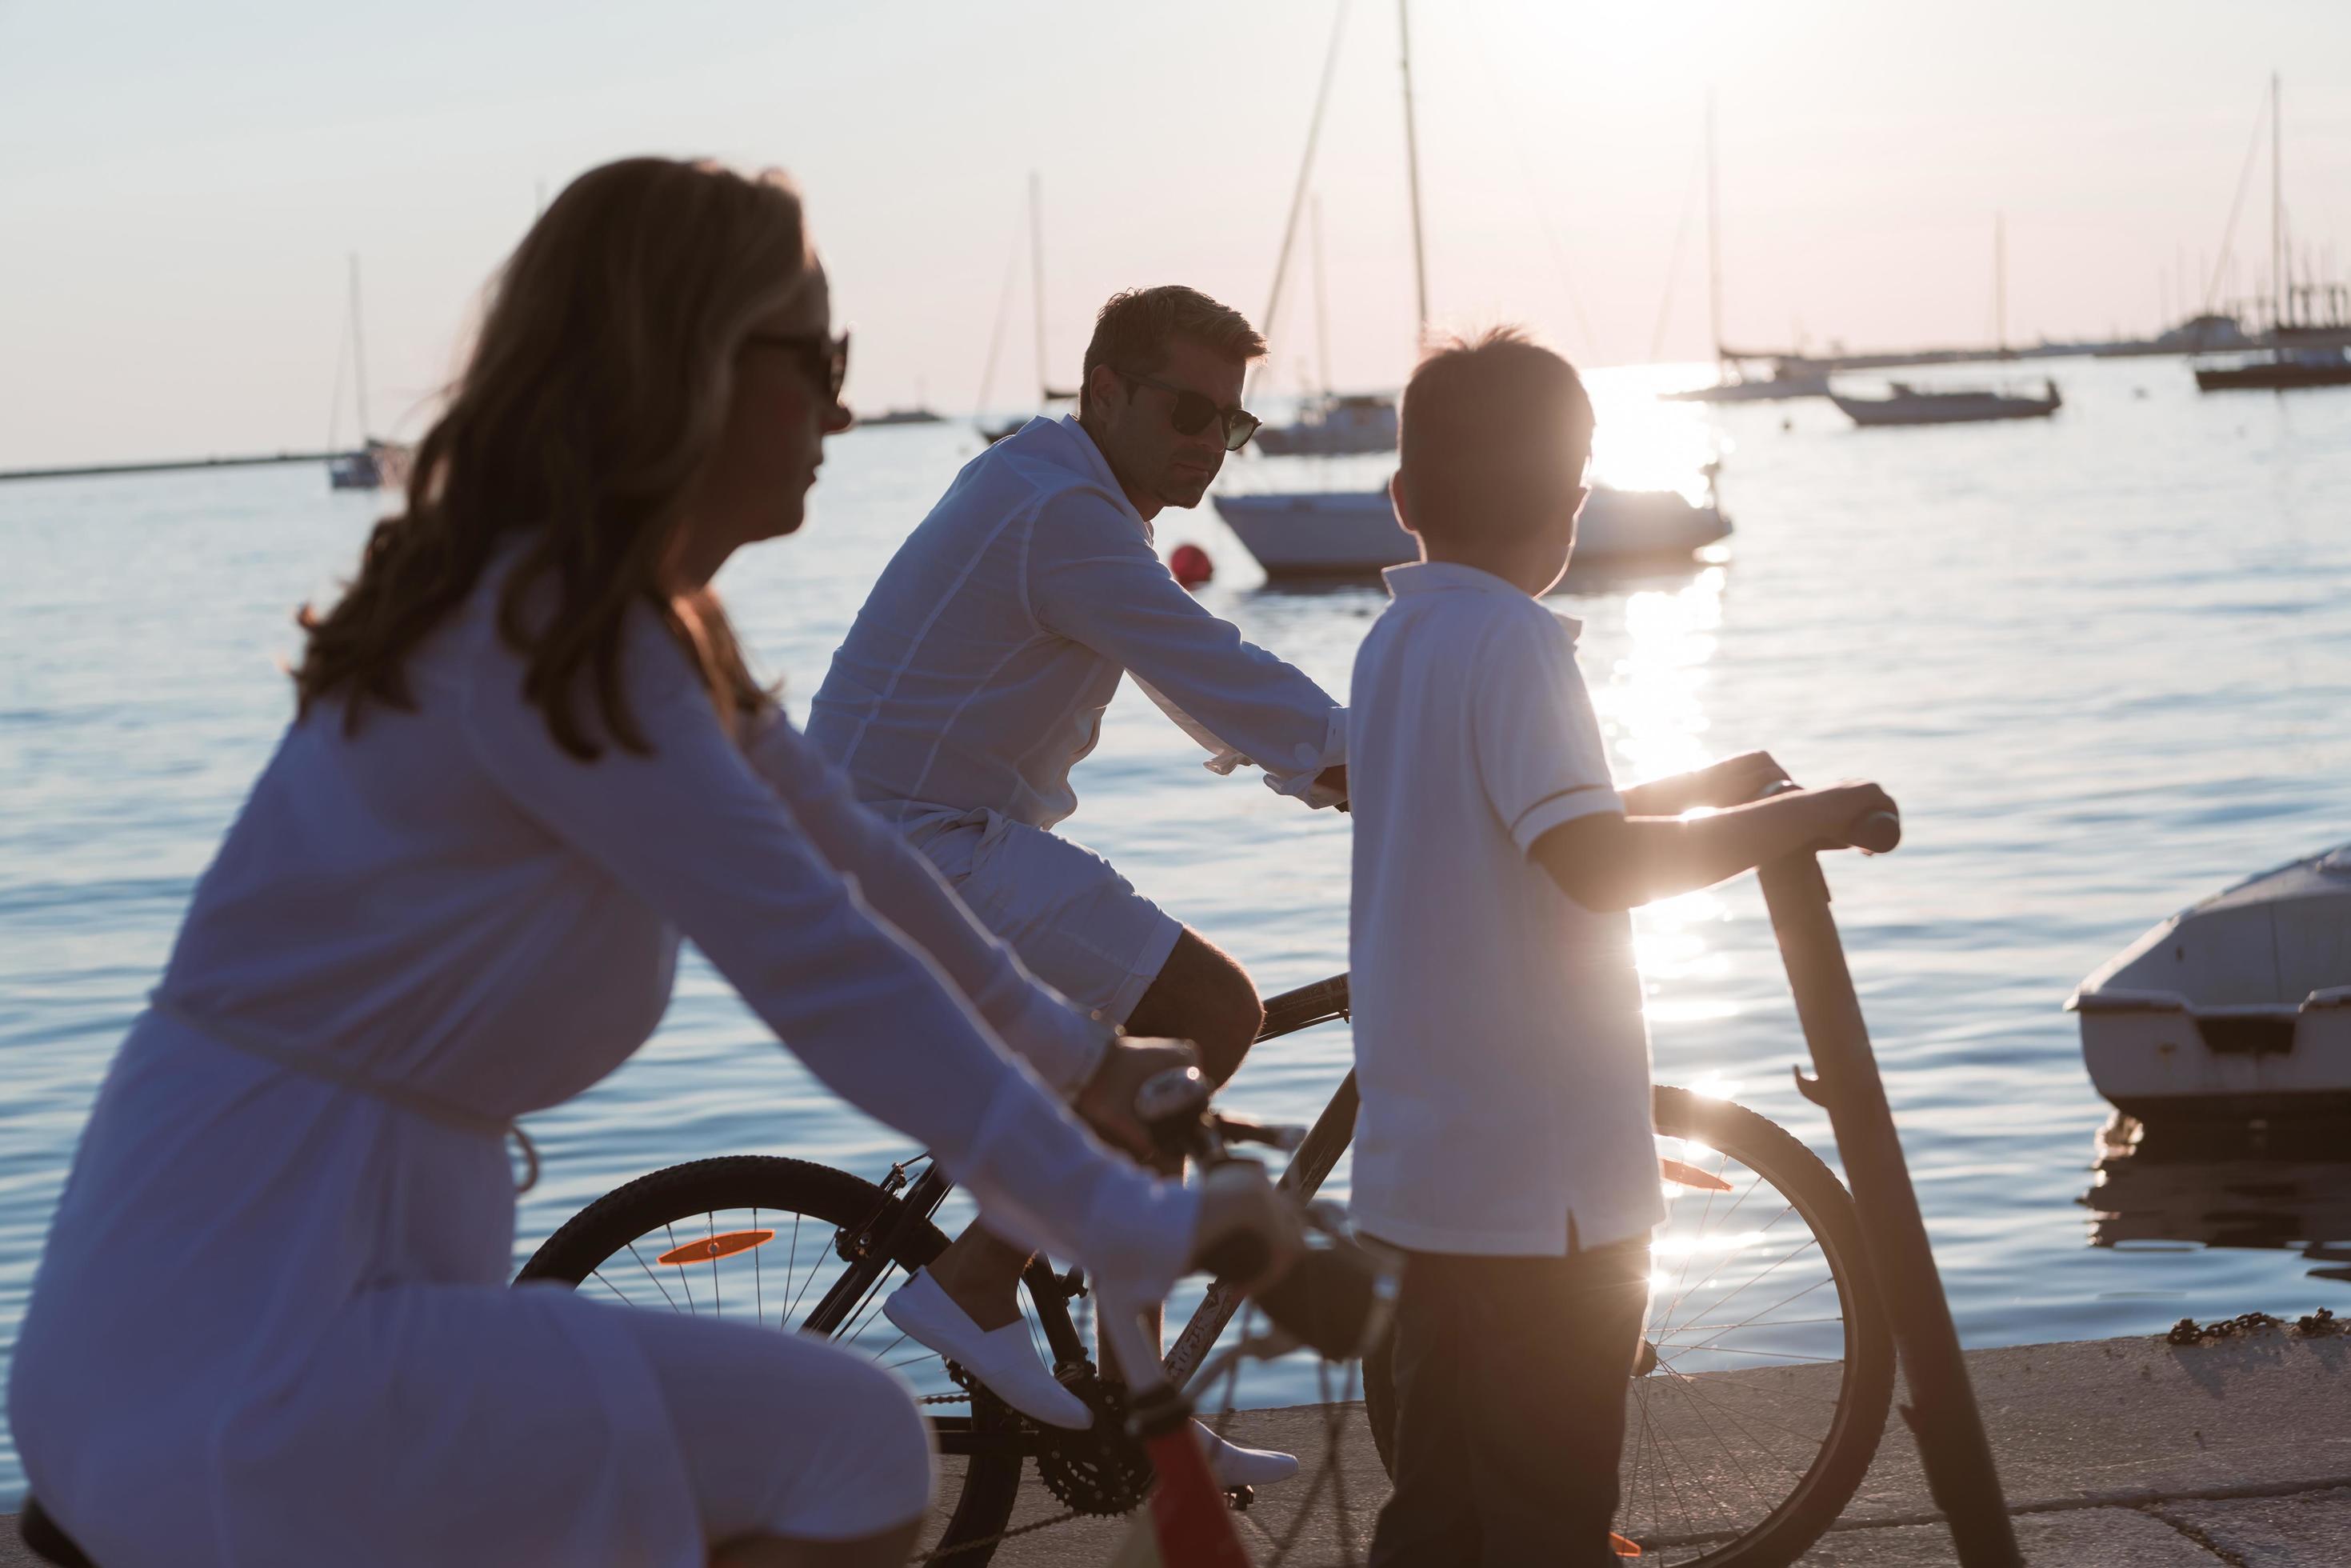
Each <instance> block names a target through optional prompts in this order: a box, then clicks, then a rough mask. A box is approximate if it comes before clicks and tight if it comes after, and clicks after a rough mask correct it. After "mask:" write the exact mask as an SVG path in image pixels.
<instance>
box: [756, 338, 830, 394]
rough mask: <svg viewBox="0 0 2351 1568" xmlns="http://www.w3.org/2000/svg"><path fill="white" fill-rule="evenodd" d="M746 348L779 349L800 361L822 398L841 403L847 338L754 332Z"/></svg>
mask: <svg viewBox="0 0 2351 1568" xmlns="http://www.w3.org/2000/svg"><path fill="white" fill-rule="evenodd" d="M743 343H744V346H745V347H746V348H755V347H756V348H761V349H781V350H784V351H785V352H786V353H788V354H790V355H791V356H792V357H793V358H795V359H797V360H799V362H800V365H801V367H802V368H803V369H805V370H806V371H808V373H809V379H810V381H812V382H816V384H817V385H819V386H820V387H822V388H823V389H824V395H825V396H826V397H827V398H829V399H831V401H832V402H840V401H841V388H842V387H844V386H846V385H847V384H848V383H849V334H848V332H847V331H843V332H842V333H841V336H840V337H838V338H832V337H827V336H826V335H825V334H824V333H822V332H753V333H751V334H749V335H748V336H747V337H746V338H745V339H744V340H743Z"/></svg>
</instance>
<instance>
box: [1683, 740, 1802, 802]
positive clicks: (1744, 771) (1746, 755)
mask: <svg viewBox="0 0 2351 1568" xmlns="http://www.w3.org/2000/svg"><path fill="white" fill-rule="evenodd" d="M1787 781H1788V770H1787V769H1786V768H1782V767H1781V766H1780V765H1779V764H1778V763H1777V762H1774V761H1772V760H1771V753H1770V752H1768V751H1746V752H1741V753H1740V755H1738V756H1737V757H1726V758H1723V759H1722V760H1721V761H1720V762H1717V763H1714V764H1712V765H1710V766H1708V767H1706V768H1699V769H1698V789H1697V790H1696V791H1695V794H1696V795H1697V797H1698V798H1697V799H1696V800H1692V801H1691V802H1690V803H1691V804H1692V805H1695V806H1713V807H1715V808H1717V809H1720V808H1722V807H1725V806H1744V805H1745V804H1747V802H1748V801H1750V800H1756V799H1758V798H1759V797H1761V795H1762V793H1763V791H1764V790H1766V789H1770V788H1771V786H1772V785H1774V784H1784V783H1786V782H1787Z"/></svg>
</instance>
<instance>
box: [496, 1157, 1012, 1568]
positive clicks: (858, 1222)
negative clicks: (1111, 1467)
mask: <svg viewBox="0 0 2351 1568" xmlns="http://www.w3.org/2000/svg"><path fill="white" fill-rule="evenodd" d="M887 1201H888V1197H887V1195H885V1194H884V1193H883V1191H882V1189H881V1188H880V1187H878V1186H874V1185H873V1184H872V1182H869V1181H865V1180H863V1179H862V1178H860V1177H857V1176H851V1175H850V1174H849V1173H848V1172H846V1171H839V1170H834V1169H832V1168H831V1166H820V1165H813V1164H810V1162H808V1161H806V1160H794V1159H786V1158H783V1157H781V1156H778V1155H726V1156H724V1157H721V1158H717V1159H707V1160H695V1161H694V1162H692V1163H690V1164H687V1165H682V1166H670V1167H669V1168H667V1169H665V1170H659V1171H655V1172H653V1174H651V1175H650V1176H640V1177H638V1178H637V1179H636V1180H634V1181H632V1182H630V1183H628V1184H627V1185H626V1186H620V1187H615V1188H614V1189H613V1190H612V1191H611V1192H609V1193H606V1194H605V1195H604V1196H603V1197H600V1198H598V1199H597V1200H596V1201H595V1202H594V1203H591V1204H590V1205H589V1206H588V1207H586V1208H583V1209H581V1210H580V1212H579V1213H578V1214H576V1215H573V1216H572V1217H571V1218H569V1220H566V1221H565V1222H564V1223H563V1225H562V1226H561V1227H560V1228H558V1229H557V1230H556V1232H555V1233H554V1234H553V1235H552V1236H549V1238H548V1239H547V1240H546V1241H545V1242H543V1243H542V1244H541V1245H540V1246H539V1249H538V1251H536V1252H534V1253H532V1254H531V1257H530V1260H529V1261H528V1262H527V1263H525V1264H524V1265H523V1266H522V1268H521V1270H519V1271H518V1272H517V1274H516V1275H515V1283H516V1284H517V1285H521V1284H527V1283H532V1282H538V1281H544V1282H551V1283H557V1284H562V1285H567V1286H569V1287H571V1288H573V1289H578V1288H579V1287H580V1285H581V1284H582V1283H583V1282H585V1281H589V1280H590V1279H593V1278H596V1277H597V1271H598V1270H600V1269H601V1267H602V1266H603V1265H604V1263H605V1262H606V1261H607V1260H611V1259H612V1258H614V1257H616V1256H618V1255H620V1254H621V1253H622V1251H623V1250H624V1249H627V1248H628V1247H629V1245H630V1244H631V1243H632V1242H634V1241H636V1240H638V1239H641V1238H643V1237H644V1236H646V1235H648V1234H649V1233H651V1232H653V1231H656V1230H662V1229H664V1228H667V1227H670V1226H673V1225H674V1224H676V1223H677V1222H679V1221H681V1220H685V1219H690V1218H695V1217H697V1216H702V1215H711V1214H718V1213H726V1212H729V1211H736V1210H747V1209H758V1210H761V1211H765V1212H772V1213H775V1214H778V1215H783V1214H791V1215H796V1216H799V1217H802V1218H808V1219H812V1220H815V1221H817V1222H819V1223H820V1225H822V1226H825V1227H828V1228H831V1229H832V1230H835V1231H838V1230H840V1229H841V1228H844V1227H852V1226H862V1225H863V1224H865V1223H867V1222H868V1221H869V1220H871V1219H872V1217H873V1216H874V1214H875V1213H876V1212H877V1211H879V1210H880V1209H881V1208H882V1207H883V1205H884V1204H885V1203H886V1202H887ZM945 1247H946V1236H944V1235H943V1234H941V1233H940V1231H939V1229H938V1228H937V1227H936V1226H935V1225H933V1224H931V1223H930V1222H929V1221H928V1220H924V1221H922V1222H921V1223H919V1224H917V1225H914V1226H912V1227H909V1228H908V1231H907V1234H906V1235H905V1236H904V1238H903V1239H901V1241H900V1242H899V1245H898V1247H897V1249H896V1251H895V1253H894V1254H893V1258H892V1261H893V1263H895V1264H897V1265H898V1266H899V1267H900V1268H903V1269H904V1270H908V1271H909V1272H911V1271H912V1270H915V1269H918V1268H921V1267H922V1266H923V1265H924V1264H925V1263H927V1262H929V1261H930V1260H932V1259H933V1258H935V1257H936V1256H937V1255H938V1253H939V1251H940V1249H943V1248H945ZM798 1305H799V1303H798V1301H795V1302H794V1307H795V1308H797V1306H798ZM789 1310H791V1309H788V1310H787V1311H788V1312H789ZM763 1321H764V1319H763ZM777 1326H778V1327H781V1326H782V1322H781V1318H780V1317H778V1320H777ZM1017 1419H1018V1418H1017V1417H1016V1416H1013V1415H1012V1413H1011V1411H1010V1410H1009V1409H1008V1407H1007V1406H1005V1405H1004V1404H1003V1403H1002V1402H1001V1401H1000V1400H998V1399H997V1398H996V1397H995V1396H993V1395H991V1394H989V1393H987V1390H986V1389H984V1388H977V1387H975V1388H974V1389H973V1390H972V1391H971V1423H972V1431H973V1433H974V1435H975V1436H978V1435H981V1434H994V1433H1001V1434H1004V1435H1005V1436H1006V1437H1007V1439H1008V1441H1007V1443H1006V1445H1005V1446H1004V1448H1002V1449H1001V1450H996V1449H990V1448H977V1449H976V1450H975V1451H974V1452H973V1453H972V1454H971V1455H970V1457H969V1458H968V1459H967V1463H966V1466H965V1469H964V1473H963V1482H962V1487H961V1490H960V1491H959V1492H958V1493H957V1495H956V1497H955V1498H954V1500H953V1502H952V1506H951V1507H950V1508H949V1509H948V1511H947V1520H946V1526H945V1529H944V1530H943V1531H942V1532H941V1534H940V1535H939V1537H938V1541H937V1543H936V1544H935V1545H934V1546H933V1547H932V1548H931V1549H930V1557H931V1560H933V1561H938V1562H945V1563H950V1564H952V1565H953V1568H981V1565H982V1564H984V1563H987V1561H988V1560H989V1558H991V1557H992V1556H993V1555H994V1554H995V1550H996V1539H997V1537H998V1536H999V1535H1000V1534H1001V1533H1002V1532H1003V1530H1004V1527H1005V1525H1006V1522H1007V1521H1008V1520H1010V1518H1011V1517H1012V1509H1013V1505H1014V1502H1015V1500H1016V1499H1017V1497H1018V1495H1019V1489H1020V1468H1021V1457H1020V1453H1019V1449H1018V1448H1016V1447H1014V1446H1013V1445H1012V1444H1011V1442H1010V1441H1009V1438H1010V1436H1011V1433H1012V1429H1013V1427H1014V1426H1015V1424H1016V1422H1017ZM950 1479H951V1478H948V1477H945V1476H942V1477H941V1485H942V1490H944V1489H945V1487H946V1484H947V1483H948V1481H949V1480H950ZM942 1500H944V1499H942ZM936 1511H937V1508H936V1505H934V1514H935V1513H936Z"/></svg>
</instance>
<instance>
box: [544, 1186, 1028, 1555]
mask: <svg viewBox="0 0 2351 1568" xmlns="http://www.w3.org/2000/svg"><path fill="white" fill-rule="evenodd" d="M889 1202H890V1199H889V1197H887V1196H886V1195H885V1194H884V1193H883V1191H882V1189H881V1188H880V1187H878V1186H874V1185H873V1184H872V1183H871V1182H868V1181H862V1180H860V1179H859V1178H858V1177H856V1176H851V1175H849V1174H848V1173H846V1172H844V1171H837V1170H833V1169H831V1168H830V1167H828V1166H818V1165H810V1164H809V1163H808V1162H807V1161H805V1160H791V1159H782V1158H778V1157H775V1156H771V1155H733V1156H729V1157H726V1158H723V1159H712V1160H697V1161H695V1162H694V1163H693V1164H691V1165H683V1166H672V1167H670V1168H669V1169H667V1170H663V1171H655V1172H654V1173H653V1175H651V1176H640V1177H639V1178H638V1179H636V1180H635V1181H632V1182H631V1183H629V1184H628V1185H627V1186H622V1187H616V1188H614V1189H613V1190H612V1191H611V1192H609V1193H607V1194H605V1195H604V1196H603V1197H601V1198H599V1199H597V1200H596V1201H595V1202H594V1203H592V1204H590V1205H589V1207H586V1208H584V1209H582V1210H580V1212H579V1213H578V1214H576V1215H574V1216H572V1218H570V1219H569V1220H568V1221H566V1222H565V1223H564V1225H563V1227H562V1228H560V1229H559V1230H558V1231H556V1233H555V1234H554V1235H552V1236H550V1237H549V1238H548V1239H547V1241H546V1243H545V1244H544V1245H542V1246H541V1247H540V1248H539V1249H538V1251H537V1252H535V1253H533V1254H532V1255H531V1259H530V1261H529V1262H528V1263H526V1264H524V1265H523V1267H522V1270H521V1271H520V1272H519V1273H517V1275H516V1276H515V1282H516V1283H517V1284H522V1283H525V1282H527V1281H552V1282H555V1283H559V1284H564V1285H569V1286H571V1287H572V1288H573V1289H575V1290H580V1291H587V1292H589V1293H590V1294H591V1295H594V1296H596V1297H599V1298H601V1299H602V1300H604V1301H613V1302H616V1303H619V1304H622V1305H625V1306H631V1307H638V1308H643V1309H649V1310H651V1311H654V1312H678V1313H684V1314H690V1315H693V1316H696V1317H712V1318H719V1317H723V1318H727V1319H731V1320H734V1321H737V1322H759V1323H764V1324H766V1325H767V1326H768V1327H769V1328H775V1329H781V1330H785V1331H787V1332H793V1333H799V1332H804V1331H805V1330H806V1328H807V1325H808V1318H809V1314H810V1312H813V1311H814V1310H815V1308H816V1306H817V1304H818V1303H819V1302H820V1301H824V1300H825V1298H826V1296H827V1294H828V1293H829V1292H830V1291H831V1288H832V1287H833V1286H834V1285H835V1284H836V1283H838V1282H839V1281H841V1278H842V1276H843V1274H844V1273H845V1272H846V1271H847V1270H849V1269H850V1268H851V1267H852V1263H853V1260H852V1259H850V1258H846V1257H844V1256H843V1255H842V1254H843V1252H844V1250H845V1249H843V1248H842V1247H841V1245H840V1242H841V1238H842V1237H843V1236H844V1235H856V1234H858V1233H861V1232H862V1231H863V1230H864V1229H865V1228H867V1227H869V1226H871V1225H872V1222H873V1220H874V1218H875V1217H876V1216H877V1215H879V1214H880V1213H881V1212H882V1211H883V1207H884V1206H885V1205H887V1204H888V1203H889ZM945 1246H946V1237H944V1236H942V1235H940V1234H939V1231H938V1229H937V1228H936V1227H935V1226H933V1225H931V1224H930V1223H929V1222H928V1221H927V1220H925V1221H924V1222H922V1223H920V1224H917V1225H913V1226H910V1227H908V1228H907V1231H906V1233H905V1234H904V1236H903V1237H902V1238H901V1239H900V1241H899V1244H898V1247H897V1249H896V1255H895V1256H893V1257H892V1258H890V1259H889V1260H886V1263H885V1265H884V1266H883V1267H882V1268H881V1269H879V1270H870V1271H872V1272H873V1273H874V1279H873V1280H872V1283H871V1284H870V1286H869V1287H868V1288H867V1289H865V1290H864V1291H862V1292H859V1293H858V1294H857V1296H856V1300H855V1304H854V1306H853V1307H852V1309H851V1310H850V1311H849V1312H847V1314H846V1315H845V1317H844V1318H843V1319H842V1321H841V1322H840V1324H839V1325H838V1326H837V1327H835V1328H834V1329H833V1330H832V1331H831V1333H830V1334H829V1335H828V1336H827V1337H829V1338H831V1339H832V1340H833V1341H834V1342H836V1343H841V1344H843V1345H846V1346H847V1347H849V1348H851V1349H852V1350H857V1351H861V1352H862V1353H864V1354H869V1355H872V1356H873V1357H874V1358H875V1359H877V1360H879V1361H881V1362H882V1363H883V1364H884V1365H886V1366H888V1367H890V1368H891V1369H892V1370H893V1371H894V1372H896V1373H897V1374H898V1375H900V1376H901V1377H904V1378H905V1379H906V1380H907V1381H908V1382H909V1383H911V1384H913V1385H914V1391H915V1393H916V1395H917V1396H920V1397H921V1398H922V1399H923V1401H924V1408H925V1414H926V1415H928V1416H931V1421H932V1427H933V1428H934V1430H935V1433H936V1434H937V1437H938V1445H939V1447H940V1448H942V1449H943V1450H950V1451H946V1452H943V1453H942V1455H941V1458H940V1459H939V1478H938V1487H937V1491H936V1497H935V1502H934V1505H933V1509H932V1517H931V1520H930V1521H929V1523H928V1524H927V1525H926V1527H925V1531H924V1533H923V1537H922V1540H921V1542H920V1547H919V1550H920V1551H921V1552H922V1555H923V1556H924V1557H925V1559H926V1560H928V1561H932V1562H944V1563H949V1564H952V1565H953V1568H978V1565H979V1564H982V1563H987V1560H988V1558H989V1557H990V1556H991V1555H992V1554H993V1552H994V1551H995V1542H996V1540H997V1538H998V1536H999V1535H1000V1533H1001V1532H1002V1531H1004V1529H1005V1526H1006V1522H1007V1521H1008V1520H1009V1519H1010V1517H1011V1514H1012V1508H1013V1503H1014V1501H1015V1500H1016V1498H1017V1497H1018V1494H1019V1488H1020V1465H1021V1448H1020V1443H1019V1437H1018V1427H1019V1417H1018V1416H1014V1415H1013V1414H1012V1412H1011V1411H1010V1410H1008V1408H1006V1406H1004V1405H1003V1403H1002V1402H1001V1401H999V1400H998V1399H997V1398H996V1397H995V1396H993V1395H991V1394H989V1393H988V1392H987V1390H986V1389H984V1388H981V1389H967V1388H965V1387H964V1386H963V1385H961V1384H960V1383H959V1382H957V1381H956V1378H955V1377H954V1376H953V1375H951V1374H950V1373H949V1371H948V1369H947V1367H946V1364H945V1363H944V1362H943V1361H942V1359H941V1358H940V1357H939V1356H938V1355H936V1354H934V1353H932V1352H929V1351H926V1350H925V1349H924V1348H923V1347H922V1346H921V1345H919V1344H916V1343H914V1342H913V1341H911V1340H909V1339H907V1338H906V1337H905V1336H904V1335H903V1334H901V1333H898V1331H897V1330H896V1329H894V1328H893V1327H891V1326H890V1323H889V1321H888V1320H887V1319H885V1318H883V1316H882V1314H881V1310H880V1308H881V1303H882V1301H883V1298H884V1297H886V1296H887V1295H888V1294H889V1293H890V1291H893V1290H894V1289H896V1288H897V1286H898V1285H900V1284H901V1283H903V1282H904V1279H905V1277H906V1275H908V1274H910V1273H912V1272H913V1271H914V1270H916V1269H919V1268H921V1267H922V1266H923V1265H924V1264H925V1263H927V1262H929V1261H930V1260H932V1259H933V1258H934V1257H935V1256H937V1255H938V1252H939V1249H941V1248H943V1247H945ZM958 1449H959V1450H961V1452H959V1453H958V1452H955V1451H951V1450H958Z"/></svg>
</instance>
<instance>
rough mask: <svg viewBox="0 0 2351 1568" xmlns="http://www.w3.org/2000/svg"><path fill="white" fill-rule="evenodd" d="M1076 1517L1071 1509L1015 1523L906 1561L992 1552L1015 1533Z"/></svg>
mask: <svg viewBox="0 0 2351 1568" xmlns="http://www.w3.org/2000/svg"><path fill="white" fill-rule="evenodd" d="M1077 1517H1078V1511H1077V1510H1075V1509H1071V1511H1069V1512H1067V1513H1064V1514H1057V1515H1055V1516H1054V1517H1053V1518H1051V1519H1040V1520H1038V1521H1036V1522H1034V1523H1032V1524H1016V1525H1014V1526H1013V1527H1012V1528H1011V1529H1009V1530H1000V1531H997V1532H996V1533H995V1534H994V1535H988V1536H983V1537H981V1538H980V1539H979V1540H977V1541H959V1542H956V1544H955V1545H953V1546H942V1547H940V1548H939V1549H938V1550H937V1551H935V1552H924V1553H923V1554H922V1555H921V1556H919V1557H909V1558H907V1559H906V1561H907V1563H909V1564H914V1563H944V1562H946V1560H947V1559H948V1558H950V1557H961V1556H963V1555H964V1554H965V1553H966V1552H977V1551H979V1550H980V1549H981V1548H982V1547H985V1548H987V1550H988V1551H990V1552H993V1551H995V1550H996V1549H997V1548H998V1547H999V1546H1001V1545H1003V1544H1004V1543H1005V1542H1008V1541H1009V1540H1011V1539H1012V1538H1013V1537H1014V1536H1016V1535H1027V1534H1028V1533H1029V1532H1030V1531H1037V1530H1050V1529H1052V1528H1053V1527H1054V1526H1055V1525H1057V1524H1068V1523H1070V1522H1071V1521H1073V1520H1075V1519H1076V1518H1077Z"/></svg>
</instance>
